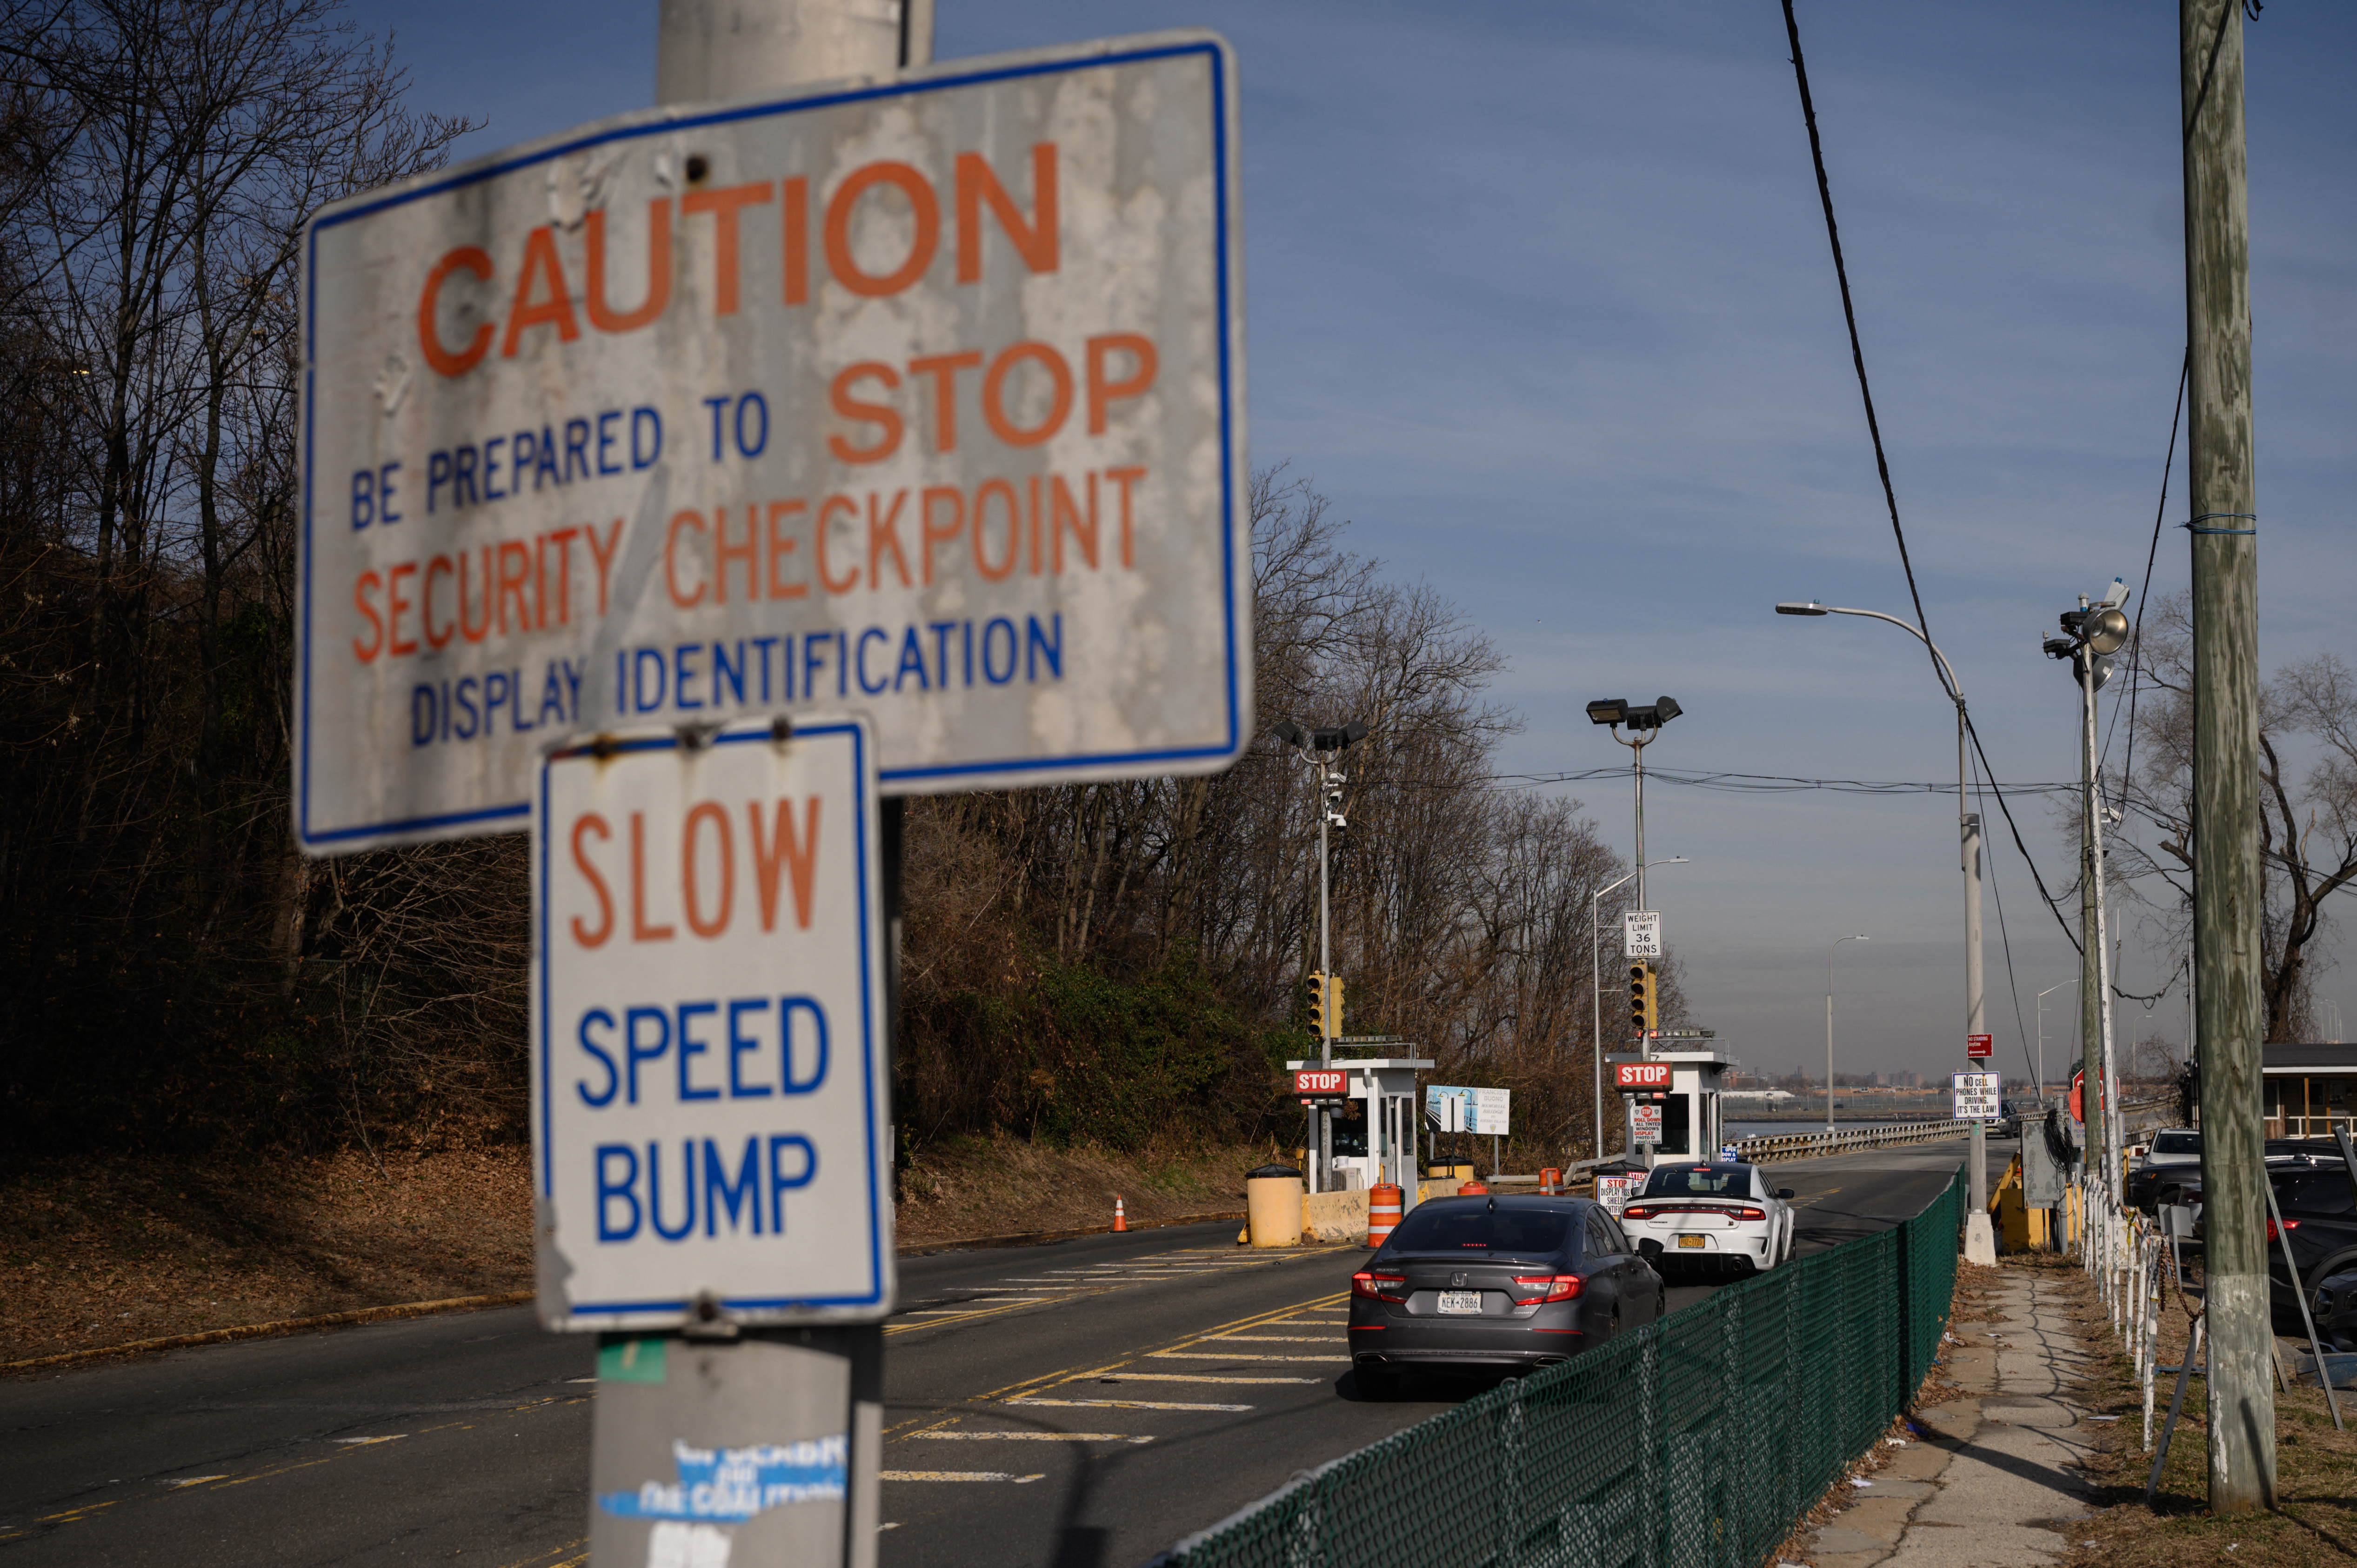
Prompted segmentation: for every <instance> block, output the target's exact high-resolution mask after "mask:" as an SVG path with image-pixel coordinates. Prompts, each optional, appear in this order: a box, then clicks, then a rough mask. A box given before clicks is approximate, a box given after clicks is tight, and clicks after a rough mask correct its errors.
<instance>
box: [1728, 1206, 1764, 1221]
mask: <svg viewBox="0 0 2357 1568" xmlns="http://www.w3.org/2000/svg"><path fill="white" fill-rule="evenodd" d="M1736 1218H1737V1219H1767V1218H1768V1211H1767V1210H1766V1209H1764V1208H1747V1209H1745V1210H1744V1211H1743V1212H1742V1213H1741V1214H1738V1215H1737V1216H1736Z"/></svg>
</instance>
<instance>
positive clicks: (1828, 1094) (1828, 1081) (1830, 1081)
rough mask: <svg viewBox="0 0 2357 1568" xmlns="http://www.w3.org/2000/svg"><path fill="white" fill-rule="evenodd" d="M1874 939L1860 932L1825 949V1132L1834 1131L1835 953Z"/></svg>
mask: <svg viewBox="0 0 2357 1568" xmlns="http://www.w3.org/2000/svg"><path fill="white" fill-rule="evenodd" d="M1870 940H1873V939H1871V938H1870V937H1868V936H1867V934H1866V933H1865V932H1863V931H1860V932H1859V933H1858V934H1857V936H1854V937H1835V939H1834V940H1833V945H1832V946H1830V947H1828V948H1826V949H1825V1131H1826V1132H1828V1133H1830V1132H1832V1131H1833V1130H1834V953H1835V950H1837V949H1839V948H1840V946H1841V945H1842V943H1844V942H1863V941H1870Z"/></svg>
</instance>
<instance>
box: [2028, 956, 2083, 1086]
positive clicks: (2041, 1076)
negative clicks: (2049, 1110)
mask: <svg viewBox="0 0 2357 1568" xmlns="http://www.w3.org/2000/svg"><path fill="white" fill-rule="evenodd" d="M2078 983H2079V982H2078V980H2077V979H2076V978H2075V977H2074V978H2072V979H2070V980H2065V981H2062V982H2061V983H2058V984H2054V985H2050V986H2048V987H2047V988H2046V989H2045V990H2043V991H2041V992H2040V993H2038V1103H2039V1105H2040V1108H2041V1109H2042V1108H2043V1107H2044V1106H2045V1104H2046V999H2047V998H2048V997H2049V996H2051V995H2052V994H2053V993H2056V992H2058V991H2060V990H2061V989H2062V987H2063V986H2065V985H2076V984H2078Z"/></svg>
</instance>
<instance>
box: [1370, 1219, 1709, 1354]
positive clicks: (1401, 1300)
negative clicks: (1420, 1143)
mask: <svg viewBox="0 0 2357 1568" xmlns="http://www.w3.org/2000/svg"><path fill="white" fill-rule="evenodd" d="M1662 1310H1663V1294H1662V1276H1661V1275H1659V1274H1657V1273H1654V1272H1653V1270H1652V1266H1651V1265H1650V1264H1648V1263H1647V1262H1645V1260H1644V1259H1642V1258H1641V1257H1639V1256H1638V1255H1637V1251H1636V1249H1635V1248H1633V1247H1631V1245H1630V1244H1629V1238H1628V1236H1627V1235H1626V1234H1625V1233H1624V1232H1623V1231H1622V1230H1621V1229H1620V1226H1619V1224H1617V1223H1616V1222H1615V1221H1614V1220H1613V1218H1612V1216H1611V1214H1610V1213H1609V1211H1608V1210H1607V1209H1606V1208H1604V1207H1603V1206H1602V1205H1601V1204H1598V1203H1594V1202H1591V1201H1590V1200H1588V1199H1587V1198H1584V1197H1520V1196H1517V1197H1494V1196H1493V1197H1437V1198H1432V1199H1429V1200H1428V1201H1426V1202H1424V1203H1419V1204H1417V1205H1416V1206H1415V1208H1412V1209H1410V1210H1409V1211H1408V1213H1407V1216H1406V1218H1405V1219H1402V1220H1401V1221H1400V1223H1399V1227H1398V1229H1396V1230H1394V1231H1393V1232H1392V1234H1391V1240H1388V1241H1385V1242H1384V1243H1383V1247H1382V1249H1381V1250H1380V1251H1377V1252H1376V1253H1375V1255H1374V1257H1373V1258H1372V1259H1371V1260H1369V1262H1368V1263H1367V1266H1366V1267H1365V1268H1363V1269H1361V1270H1360V1271H1359V1272H1358V1273H1356V1274H1354V1275H1352V1276H1351V1365H1352V1366H1353V1367H1354V1368H1355V1369H1356V1371H1357V1380H1358V1386H1359V1391H1360V1392H1361V1394H1363V1395H1366V1396H1368V1397H1370V1398H1375V1399H1380V1398H1383V1397H1384V1396H1385V1395H1387V1394H1390V1393H1391V1392H1393V1391H1394V1390H1395V1389H1396V1388H1397V1387H1398V1384H1399V1375H1400V1373H1401V1372H1402V1371H1405V1370H1409V1369H1418V1370H1424V1371H1467V1372H1471V1371H1485V1370H1496V1369H1529V1368H1536V1367H1546V1366H1552V1365H1554V1364H1555V1362H1557V1361H1561V1360H1565V1359H1567V1358H1569V1357H1571V1356H1574V1355H1577V1354H1578V1353H1579V1352H1580V1351H1582V1350H1584V1349H1587V1348H1588V1347H1590V1346H1592V1345H1599V1344H1601V1343H1603V1342H1604V1341H1605V1340H1607V1339H1609V1338H1611V1337H1613V1336H1614V1335H1615V1334H1618V1333H1620V1330H1622V1329H1623V1328H1632V1327H1635V1326H1637V1325H1639V1324H1641V1323H1651V1322H1652V1321H1653V1319H1655V1318H1657V1317H1659V1316H1661V1315H1662Z"/></svg>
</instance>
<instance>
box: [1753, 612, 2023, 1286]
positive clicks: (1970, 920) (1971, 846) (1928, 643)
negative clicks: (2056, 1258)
mask: <svg viewBox="0 0 2357 1568" xmlns="http://www.w3.org/2000/svg"><path fill="white" fill-rule="evenodd" d="M1776 613H1777V614H1778V615H1780V616H1829V615H1830V616H1864V617H1865V618H1867V619H1868V620H1880V621H1889V623H1890V624H1891V625H1892V626H1895V627H1897V628H1899V629H1900V630H1901V631H1903V632H1905V633H1906V634H1907V635H1908V636H1910V637H1911V638H1913V639H1915V640H1916V641H1918V642H1920V643H1921V644H1922V645H1923V646H1924V647H1925V648H1927V649H1930V650H1932V662H1933V664H1935V665H1936V666H1937V667H1938V669H1939V671H1940V679H1941V682H1942V684H1943V686H1944V687H1945V688H1946V693H1947V697H1948V700H1949V701H1950V702H1952V703H1955V705H1956V836H1957V839H1958V843H1959V847H1960V849H1961V851H1962V854H1963V859H1964V1034H1965V1036H1966V1037H1967V1038H1969V1037H1970V1036H1974V1035H1979V1034H1985V1033H1986V1032H1987V1031H1986V1028H1985V1027H1984V1025H1983V1021H1982V1020H1983V1015H1984V1012H1983V1007H1982V1004H1981V994H1982V987H1981V819H1980V813H1979V812H1977V811H1966V810H1965V809H1964V808H1965V806H1966V805H1967V804H1968V800H1967V799H1966V795H1965V783H1966V773H1965V752H1964V743H1965V736H1966V733H1967V732H1966V723H1965V718H1964V686H1963V684H1962V683H1961V682H1958V681H1957V679H1956V671H1955V667H1954V666H1953V665H1952V664H1950V663H1949V662H1948V656H1947V655H1946V654H1944V653H1943V652H1941V651H1940V647H1939V644H1937V643H1935V642H1933V641H1932V639H1930V638H1929V637H1926V636H1925V635H1924V634H1923V631H1922V628H1920V627H1917V626H1915V625H1914V624H1913V623H1911V622H1910V621H1904V620H1901V619H1900V618H1898V617H1897V616H1893V615H1885V614H1883V613H1882V612H1881V611H1880V610H1856V609H1844V608H1842V607H1840V606H1838V605H1827V604H1820V603H1818V602H1817V601H1816V600H1814V599H1803V600H1800V601H1798V602H1792V601H1787V602H1786V603H1783V604H1781V605H1778V606H1777V607H1776ZM1968 1059H1969V1058H1968ZM1826 1091H1827V1092H1828V1093H1830V1092H1832V1090H1831V1086H1830V1085H1828V1086H1827V1090H1826ZM1970 1165H1971V1185H1972V1192H1971V1208H1970V1212H1969V1214H1968V1215H1967V1218H1966V1225H1967V1234H1966V1238H1965V1246H1966V1250H1967V1251H1968V1252H1976V1251H1977V1248H1978V1246H1979V1245H1980V1244H1983V1243H1985V1244H1986V1247H1987V1252H1988V1257H1989V1259H1990V1260H1991V1261H1994V1260H1995V1258H1996V1242H1995V1240H1994V1238H1992V1237H1989V1236H1988V1235H1987V1234H1986V1232H1987V1229H1988V1139H1987V1134H1986V1129H1985V1128H1984V1126H1983V1124H1982V1123H1980V1122H1974V1123H1973V1148H1972V1158H1971V1161H1970Z"/></svg>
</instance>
